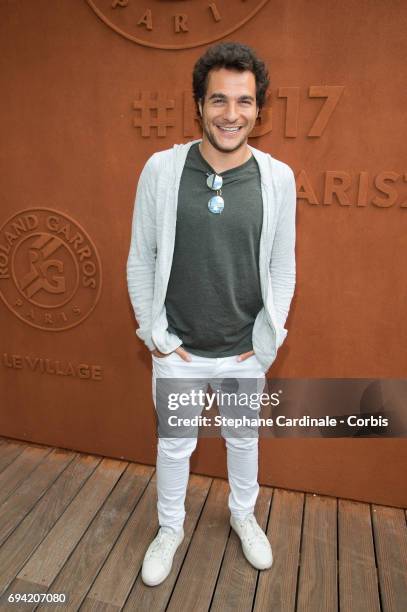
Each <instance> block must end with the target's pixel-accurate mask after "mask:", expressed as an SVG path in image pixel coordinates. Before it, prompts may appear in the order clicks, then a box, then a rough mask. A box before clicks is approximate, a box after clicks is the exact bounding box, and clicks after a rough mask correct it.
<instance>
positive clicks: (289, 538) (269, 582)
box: [253, 489, 304, 612]
mask: <svg viewBox="0 0 407 612" xmlns="http://www.w3.org/2000/svg"><path fill="white" fill-rule="evenodd" d="M303 506H304V494H303V493H299V492H297V491H285V490H284V489H274V493H273V500H272V504H271V511H270V520H269V525H268V530H267V534H268V537H269V539H270V542H271V545H272V549H273V565H272V567H271V570H270V571H265V572H260V575H259V581H258V584H257V591H256V597H255V602H254V608H253V609H254V611H256V612H262V611H263V610H278V612H293V611H294V610H295V594H296V590H297V576H298V565H299V557H300V546H301V523H302V515H303Z"/></svg>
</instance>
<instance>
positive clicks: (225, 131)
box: [216, 125, 243, 136]
mask: <svg viewBox="0 0 407 612" xmlns="http://www.w3.org/2000/svg"><path fill="white" fill-rule="evenodd" d="M216 127H217V128H218V130H219V131H220V132H221V133H222V135H228V136H229V135H230V136H233V135H235V134H238V133H239V132H240V130H241V129H242V127H243V126H242V125H236V126H230V127H226V126H221V125H217V126H216Z"/></svg>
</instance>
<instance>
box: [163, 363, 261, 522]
mask: <svg viewBox="0 0 407 612" xmlns="http://www.w3.org/2000/svg"><path fill="white" fill-rule="evenodd" d="M189 354H190V356H191V359H192V361H190V362H187V361H184V360H183V359H182V358H181V357H180V356H179V355H178V353H175V352H173V353H170V355H169V356H168V357H156V356H155V355H152V361H153V376H152V393H153V401H154V405H155V408H156V410H157V397H156V391H157V378H175V379H186V378H194V386H193V388H194V389H195V390H197V387H199V388H202V389H203V390H204V391H207V385H208V383H209V384H210V385H211V388H212V390H213V392H214V393H216V392H217V391H221V384H222V380H223V379H225V378H229V379H236V380H237V381H238V380H239V379H245V378H249V379H251V380H250V381H246V382H247V384H248V385H249V386H250V389H251V390H252V392H256V393H261V392H263V389H264V385H265V373H264V371H263V369H262V366H261V365H260V363H259V361H258V360H257V357H256V356H255V355H252V356H250V357H248V358H247V359H245V360H244V361H241V362H239V361H237V360H236V357H237V355H233V356H231V357H218V358H212V357H199V356H198V355H192V354H191V353H189ZM184 382H185V381H184ZM197 383H198V384H197ZM243 383H244V381H243ZM175 384H178V381H177V382H176V383H175ZM191 384H192V383H191ZM182 390H183V391H184V390H185V386H184V387H183V389H182ZM218 408H219V412H220V414H221V415H222V412H223V408H222V404H221V403H218ZM197 411H198V412H199V413H200V412H201V411H202V408H201V407H200V406H198V407H197ZM197 411H195V413H194V414H195V415H196V414H197V413H198V412H197ZM257 414H258V412H255V413H254V414H253V417H255V416H257ZM157 416H158V420H159V422H160V411H157ZM161 418H162V417H161ZM225 433H226V435H225ZM250 434H251V435H250V437H242V436H240V437H233V436H231V435H230V433H228V432H227V431H225V429H224V428H222V436H223V437H224V438H225V441H226V449H227V468H228V477H229V486H230V494H229V499H228V505H229V509H230V512H231V513H232V514H233V515H234V516H235V517H236V518H238V519H243V518H245V517H246V516H247V515H248V514H250V513H252V512H253V511H254V507H255V503H256V499H257V495H258V492H259V484H258V482H257V473H258V433H257V427H255V428H253V429H252V431H250ZM196 445H197V438H196V436H194V435H190V437H171V438H166V437H159V438H158V445H157V469H156V475H157V496H158V502H157V510H158V521H159V524H160V526H161V527H163V526H165V527H171V528H172V529H174V530H177V531H178V530H179V529H181V527H182V526H183V523H184V518H185V495H186V490H187V485H188V478H189V458H190V456H191V454H192V453H193V451H194V450H195V448H196Z"/></svg>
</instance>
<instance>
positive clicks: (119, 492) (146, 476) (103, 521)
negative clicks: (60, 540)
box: [37, 463, 154, 610]
mask: <svg viewBox="0 0 407 612" xmlns="http://www.w3.org/2000/svg"><path fill="white" fill-rule="evenodd" d="M153 473H154V468H152V467H149V466H145V465H137V464H135V463H131V464H129V465H128V467H127V469H126V471H125V472H124V473H123V475H122V477H121V478H120V480H119V481H118V483H117V484H116V486H115V488H114V489H113V491H112V492H111V493H110V495H109V497H108V498H107V500H106V501H105V503H104V505H103V506H102V508H101V509H100V510H99V512H98V514H97V516H96V517H95V519H94V520H93V522H92V524H91V525H90V526H89V528H88V529H87V531H86V533H85V535H84V536H83V537H82V539H81V540H80V542H79V543H78V545H77V546H76V548H75V550H74V551H73V553H72V555H71V556H70V557H69V559H68V561H67V562H66V563H65V565H64V567H63V568H62V570H61V571H60V573H59V574H58V576H57V578H56V579H55V580H54V582H53V583H52V585H51V587H50V591H51V592H52V593H59V592H65V593H67V596H68V597H69V608H70V609H71V610H77V609H78V608H79V606H80V604H81V603H82V601H83V599H84V598H85V596H86V594H87V592H88V591H89V589H90V587H91V585H92V583H93V581H94V580H95V578H96V576H97V574H98V572H99V571H100V569H101V567H102V566H103V563H104V562H105V561H106V559H107V557H108V555H109V553H110V550H111V548H112V546H114V544H115V542H116V540H117V538H118V536H119V534H120V532H121V530H122V528H123V526H124V525H125V523H126V521H127V520H128V518H129V515H130V514H131V513H132V512H133V510H134V508H135V507H136V505H137V503H138V501H139V499H140V497H141V496H142V494H143V492H144V490H145V488H146V486H147V485H148V482H149V480H150V479H151V477H152V475H153ZM133 571H134V568H133ZM48 609H49V604H47V605H44V606H42V605H40V606H38V608H37V610H48Z"/></svg>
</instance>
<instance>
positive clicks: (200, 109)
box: [198, 102, 202, 117]
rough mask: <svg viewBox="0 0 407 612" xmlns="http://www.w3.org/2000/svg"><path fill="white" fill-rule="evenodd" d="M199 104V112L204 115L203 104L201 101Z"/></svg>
mask: <svg viewBox="0 0 407 612" xmlns="http://www.w3.org/2000/svg"><path fill="white" fill-rule="evenodd" d="M198 106H199V114H200V115H201V117H202V104H201V102H198Z"/></svg>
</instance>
